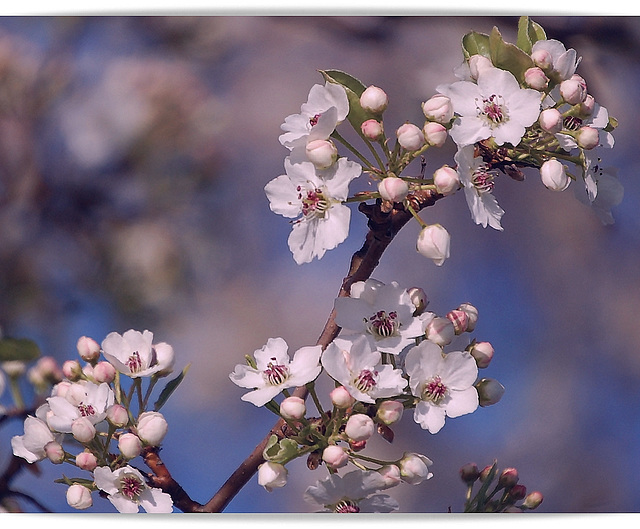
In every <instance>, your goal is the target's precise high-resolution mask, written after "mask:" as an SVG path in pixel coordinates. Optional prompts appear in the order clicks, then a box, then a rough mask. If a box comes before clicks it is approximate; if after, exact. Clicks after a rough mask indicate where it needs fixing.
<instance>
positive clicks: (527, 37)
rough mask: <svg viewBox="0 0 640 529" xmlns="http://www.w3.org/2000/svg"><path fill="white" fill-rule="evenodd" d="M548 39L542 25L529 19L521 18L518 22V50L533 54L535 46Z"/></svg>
mask: <svg viewBox="0 0 640 529" xmlns="http://www.w3.org/2000/svg"><path fill="white" fill-rule="evenodd" d="M546 38H547V35H546V34H545V32H544V29H542V26H541V25H540V24H537V23H535V22H533V21H532V20H531V19H530V18H529V17H520V20H518V40H517V45H518V48H520V49H521V50H522V51H524V52H525V53H531V49H532V47H533V45H534V44H535V43H536V42H538V41H539V40H545V39H546Z"/></svg>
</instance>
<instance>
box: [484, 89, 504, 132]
mask: <svg viewBox="0 0 640 529" xmlns="http://www.w3.org/2000/svg"><path fill="white" fill-rule="evenodd" d="M476 107H477V109H478V115H482V116H484V117H485V118H486V120H487V121H488V122H489V125H491V126H492V127H493V126H495V125H499V124H500V123H503V122H505V121H507V120H508V119H509V115H508V114H507V113H506V111H505V110H506V109H505V107H504V102H503V101H502V98H501V97H500V96H499V95H496V94H492V95H490V96H489V97H488V98H487V99H483V100H482V103H481V104H478V101H477V100H476Z"/></svg>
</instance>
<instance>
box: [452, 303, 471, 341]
mask: <svg viewBox="0 0 640 529" xmlns="http://www.w3.org/2000/svg"><path fill="white" fill-rule="evenodd" d="M447 319H448V320H449V321H450V322H451V323H453V332H454V333H455V334H456V335H459V334H462V333H463V332H466V331H467V329H468V326H469V316H467V313H466V312H465V311H463V310H460V309H455V310H450V311H449V312H448V313H447Z"/></svg>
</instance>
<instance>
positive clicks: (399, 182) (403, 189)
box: [378, 176, 409, 202]
mask: <svg viewBox="0 0 640 529" xmlns="http://www.w3.org/2000/svg"><path fill="white" fill-rule="evenodd" d="M378 192H379V193H380V196H381V197H382V198H383V200H388V201H389V202H402V201H403V200H404V199H405V198H407V195H408V194H409V186H408V185H407V183H406V182H405V181H404V180H403V179H402V178H399V177H397V176H388V177H386V178H384V179H383V180H381V181H380V183H379V184H378Z"/></svg>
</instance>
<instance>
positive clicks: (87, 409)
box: [78, 402, 96, 417]
mask: <svg viewBox="0 0 640 529" xmlns="http://www.w3.org/2000/svg"><path fill="white" fill-rule="evenodd" d="M78 411H79V412H80V415H82V416H83V417H87V416H89V415H95V414H96V410H95V408H94V407H93V406H92V405H91V404H84V403H83V402H81V403H80V404H78Z"/></svg>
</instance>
